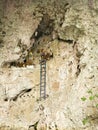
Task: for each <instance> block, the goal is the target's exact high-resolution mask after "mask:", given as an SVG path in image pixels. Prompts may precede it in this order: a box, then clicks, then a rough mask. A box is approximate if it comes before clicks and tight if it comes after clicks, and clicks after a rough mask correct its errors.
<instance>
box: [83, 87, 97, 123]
mask: <svg viewBox="0 0 98 130" xmlns="http://www.w3.org/2000/svg"><path fill="white" fill-rule="evenodd" d="M87 93H88V97H87V96H86V97H84V96H83V97H81V100H82V101H86V100H90V101H91V102H92V104H94V103H95V105H94V107H95V108H96V109H98V104H96V102H95V99H96V98H98V93H95V94H94V92H93V91H92V89H90V90H88V91H87ZM89 122H90V117H85V118H83V120H82V123H83V125H86V124H87V123H89Z"/></svg>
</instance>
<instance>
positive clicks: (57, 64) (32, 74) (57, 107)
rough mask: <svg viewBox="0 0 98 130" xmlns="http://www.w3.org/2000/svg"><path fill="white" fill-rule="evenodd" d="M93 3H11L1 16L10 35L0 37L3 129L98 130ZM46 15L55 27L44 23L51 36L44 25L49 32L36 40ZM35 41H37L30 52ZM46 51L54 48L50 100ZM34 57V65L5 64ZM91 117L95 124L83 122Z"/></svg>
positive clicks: (97, 48)
mask: <svg viewBox="0 0 98 130" xmlns="http://www.w3.org/2000/svg"><path fill="white" fill-rule="evenodd" d="M88 2H90V1H84V0H83V1H80V2H76V0H74V1H71V0H70V1H69V4H68V3H67V1H62V2H61V1H59V0H58V1H56V2H55V1H48V0H47V1H46V2H42V1H33V2H32V1H31V0H28V2H27V1H25V0H24V2H23V1H20V2H19V1H13V2H11V1H10V0H8V1H7V3H6V6H5V11H4V14H3V13H2V15H1V16H2V18H1V20H2V21H3V23H2V29H3V31H4V32H6V34H5V36H4V37H3V38H1V37H0V38H1V39H3V41H4V42H3V43H4V44H3V45H4V46H3V47H0V61H1V62H0V65H1V68H0V97H1V98H0V130H11V129H13V130H33V129H34V130H36V128H37V129H38V130H40V129H41V130H44V129H45V130H46V129H47V130H49V129H52V130H63V129H64V130H98V108H96V107H95V105H96V104H97V103H98V98H95V99H94V100H93V101H92V100H91V101H90V100H89V97H90V93H88V90H92V91H93V94H94V95H95V94H98V63H97V61H98V36H97V35H98V29H97V28H98V14H97V13H98V6H97V5H98V2H97V1H93V2H94V3H93V4H92V6H90V5H89V4H90V3H88ZM2 4H4V3H2ZM47 5H48V6H47ZM2 12H3V9H2ZM44 13H48V15H49V20H50V19H52V20H53V23H52V24H54V26H53V27H54V28H53V31H50V30H49V28H48V27H47V28H46V27H45V26H41V27H43V28H46V30H45V34H44V32H43V29H42V28H41V27H40V28H41V29H42V30H41V31H42V33H43V35H42V36H41V37H39V38H38V39H37V40H36V35H35V39H34V37H33V38H32V39H31V40H30V38H31V36H32V34H33V33H34V32H35V34H36V33H37V32H36V30H37V29H38V27H39V24H40V21H41V20H42V19H43V16H44ZM46 21H48V20H46ZM50 24H51V23H47V26H48V25H49V27H50ZM45 25H46V22H45ZM37 31H38V30H37ZM47 31H49V32H48V34H47ZM46 34H47V35H46ZM34 40H36V42H34ZM31 43H36V45H35V46H34V48H33V53H31V52H29V54H27V48H28V50H29V48H30V47H31V46H32V45H33V44H31ZM41 49H44V50H46V51H48V52H49V50H51V51H52V52H53V58H51V59H50V60H48V61H47V98H46V100H42V101H40V100H39V96H40V95H39V93H40V90H39V89H40V88H39V83H40V65H39V60H40V53H38V52H40V50H41ZM28 55H29V57H30V59H29V60H31V61H32V65H26V66H25V65H22V67H19V66H11V67H9V68H8V67H7V66H3V68H2V64H3V63H4V62H6V63H8V62H11V61H17V59H19V58H20V57H21V56H22V58H23V57H27V56H28ZM82 97H86V98H87V100H86V101H85V102H83V101H82V100H81V98H82ZM85 117H90V118H89V119H90V122H89V123H87V124H86V125H83V123H82V120H83V119H84V118H85Z"/></svg>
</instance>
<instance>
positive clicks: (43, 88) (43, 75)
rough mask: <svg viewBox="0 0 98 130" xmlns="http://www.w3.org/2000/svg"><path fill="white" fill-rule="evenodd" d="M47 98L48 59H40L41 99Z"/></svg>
mask: <svg viewBox="0 0 98 130" xmlns="http://www.w3.org/2000/svg"><path fill="white" fill-rule="evenodd" d="M45 98H46V60H45V59H42V60H41V61H40V100H41V99H45Z"/></svg>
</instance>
